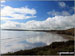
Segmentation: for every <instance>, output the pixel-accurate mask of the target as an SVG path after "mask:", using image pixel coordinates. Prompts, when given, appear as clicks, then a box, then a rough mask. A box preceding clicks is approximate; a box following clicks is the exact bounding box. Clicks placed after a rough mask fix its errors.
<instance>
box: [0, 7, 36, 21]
mask: <svg viewBox="0 0 75 56" xmlns="http://www.w3.org/2000/svg"><path fill="white" fill-rule="evenodd" d="M36 13H37V12H36V10H35V9H33V8H32V9H30V8H28V7H21V8H13V7H10V6H5V7H3V8H1V20H9V19H29V18H34V17H36V16H35V14H36ZM27 14H30V16H27ZM10 17H11V18H10Z"/></svg>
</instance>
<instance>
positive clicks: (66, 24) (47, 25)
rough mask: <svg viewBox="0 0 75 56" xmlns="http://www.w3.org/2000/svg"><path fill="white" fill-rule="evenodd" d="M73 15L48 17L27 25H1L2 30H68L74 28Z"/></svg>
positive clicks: (15, 23)
mask: <svg viewBox="0 0 75 56" xmlns="http://www.w3.org/2000/svg"><path fill="white" fill-rule="evenodd" d="M74 18H75V14H74V15H71V16H55V17H52V18H50V17H48V18H47V19H46V20H44V21H35V20H32V21H28V22H27V23H19V22H14V21H6V23H5V24H1V27H2V28H17V29H18V28H20V29H29V30H30V29H33V30H35V29H37V30H38V29H39V30H52V29H68V28H71V27H75V19H74Z"/></svg>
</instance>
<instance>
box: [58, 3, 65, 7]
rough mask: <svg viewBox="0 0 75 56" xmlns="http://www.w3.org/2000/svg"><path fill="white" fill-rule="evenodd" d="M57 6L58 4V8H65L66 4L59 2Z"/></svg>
mask: <svg viewBox="0 0 75 56" xmlns="http://www.w3.org/2000/svg"><path fill="white" fill-rule="evenodd" d="M58 4H59V6H60V7H65V6H66V4H65V3H64V2H59V3H58Z"/></svg>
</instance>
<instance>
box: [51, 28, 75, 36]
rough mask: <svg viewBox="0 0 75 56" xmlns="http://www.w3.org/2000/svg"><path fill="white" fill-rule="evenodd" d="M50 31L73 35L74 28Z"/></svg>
mask: <svg viewBox="0 0 75 56" xmlns="http://www.w3.org/2000/svg"><path fill="white" fill-rule="evenodd" d="M51 32H56V33H58V34H66V35H72V36H74V34H75V33H74V32H75V28H71V29H67V30H51Z"/></svg>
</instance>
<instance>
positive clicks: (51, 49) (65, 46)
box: [4, 40, 74, 55]
mask: <svg viewBox="0 0 75 56" xmlns="http://www.w3.org/2000/svg"><path fill="white" fill-rule="evenodd" d="M59 52H74V41H73V40H70V41H67V42H53V43H52V44H51V45H48V46H44V47H37V48H33V49H30V50H20V51H16V52H13V53H10V52H9V53H7V54H4V55H58V53H59Z"/></svg>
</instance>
